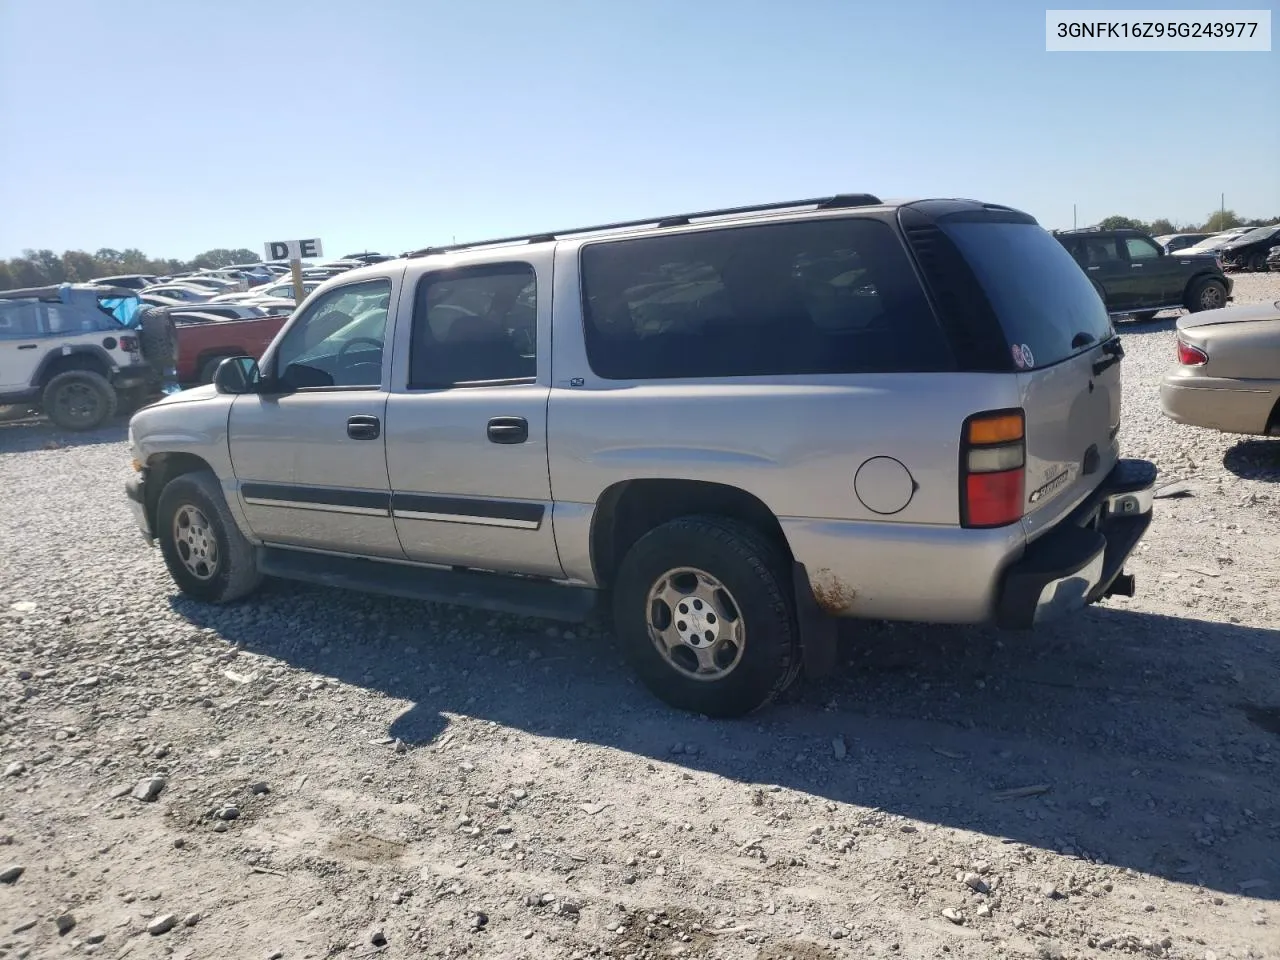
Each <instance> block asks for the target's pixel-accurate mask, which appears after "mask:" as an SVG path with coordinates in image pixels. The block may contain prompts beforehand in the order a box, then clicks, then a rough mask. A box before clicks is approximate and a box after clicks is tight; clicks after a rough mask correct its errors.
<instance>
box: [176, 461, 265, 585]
mask: <svg viewBox="0 0 1280 960" xmlns="http://www.w3.org/2000/svg"><path fill="white" fill-rule="evenodd" d="M155 530H156V536H157V539H158V540H159V541H160V552H161V553H162V554H163V555H164V562H165V566H167V567H168V568H169V575H170V576H172V577H173V580H174V583H176V584H177V585H178V589H179V590H181V591H182V592H183V593H185V594H186V595H187V596H189V597H192V598H193V599H196V600H201V601H204V602H205V603H230V602H231V601H233V600H239V599H240V598H241V597H245V596H248V595H249V594H250V593H252V592H253V591H254V590H256V589H257V588H258V585H259V584H261V583H262V574H261V573H259V572H258V564H257V558H256V556H255V554H254V549H253V545H252V544H251V543H249V541H248V540H246V539H245V538H244V534H242V533H241V532H240V528H239V527H237V526H236V521H235V518H234V517H232V516H231V511H230V509H229V508H228V507H227V501H226V499H225V498H224V497H223V496H222V486H221V484H219V483H218V478H217V477H216V476H214V475H213V473H212V472H211V471H208V470H200V471H197V472H195V473H184V474H182V475H181V476H178V477H175V478H174V479H172V480H170V481H169V482H168V484H166V485H165V488H164V489H163V490H161V491H160V502H159V504H158V505H157V507H156V526H155Z"/></svg>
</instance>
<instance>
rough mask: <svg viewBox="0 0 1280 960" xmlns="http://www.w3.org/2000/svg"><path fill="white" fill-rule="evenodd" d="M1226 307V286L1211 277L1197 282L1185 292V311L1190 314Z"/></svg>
mask: <svg viewBox="0 0 1280 960" xmlns="http://www.w3.org/2000/svg"><path fill="white" fill-rule="evenodd" d="M1226 305H1227V285H1226V284H1225V283H1223V282H1222V281H1221V280H1217V279H1215V278H1213V277H1205V278H1204V279H1202V280H1197V281H1196V282H1195V283H1193V284H1192V285H1191V288H1190V290H1189V291H1188V292H1187V309H1188V310H1190V311H1191V312H1192V313H1199V312H1200V311H1201V310H1219V309H1221V308H1222V307H1225V306H1226Z"/></svg>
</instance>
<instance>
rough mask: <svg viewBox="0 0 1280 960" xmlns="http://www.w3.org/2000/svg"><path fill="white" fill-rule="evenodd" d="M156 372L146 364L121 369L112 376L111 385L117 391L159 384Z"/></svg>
mask: <svg viewBox="0 0 1280 960" xmlns="http://www.w3.org/2000/svg"><path fill="white" fill-rule="evenodd" d="M158 379H159V378H158V377H156V374H155V371H154V370H152V369H151V367H150V366H148V365H147V364H145V363H135V364H130V365H129V366H127V367H120V368H119V369H118V370H116V372H115V373H113V374H112V375H111V385H112V386H113V387H115V388H116V389H117V390H132V389H134V388H135V387H145V386H148V385H150V384H154V383H156V382H158Z"/></svg>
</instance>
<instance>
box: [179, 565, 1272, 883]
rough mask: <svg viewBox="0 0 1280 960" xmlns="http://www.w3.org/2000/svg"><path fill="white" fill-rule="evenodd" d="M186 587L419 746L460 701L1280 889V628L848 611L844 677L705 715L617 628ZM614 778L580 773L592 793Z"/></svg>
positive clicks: (748, 774) (1215, 879)
mask: <svg viewBox="0 0 1280 960" xmlns="http://www.w3.org/2000/svg"><path fill="white" fill-rule="evenodd" d="M173 602H174V605H175V608H176V609H177V610H178V611H179V612H180V613H181V614H182V615H183V616H185V617H187V618H188V619H190V620H191V621H193V622H194V623H196V624H199V625H201V626H207V627H212V628H214V629H216V630H217V631H219V632H220V633H221V635H222V636H223V637H224V638H225V639H226V640H228V641H229V642H231V643H234V644H237V645H239V646H241V647H243V648H244V649H246V650H248V651H251V652H255V653H258V654H263V655H266V656H270V657H273V658H278V659H280V660H282V661H284V662H286V663H288V664H291V665H293V666H295V667H298V668H301V669H303V670H307V671H313V672H316V673H320V674H325V675H329V676H333V677H336V678H337V679H340V680H342V681H343V682H345V683H349V684H354V685H358V686H363V687H365V688H367V689H369V690H373V691H377V692H380V693H382V694H385V695H386V696H388V697H391V698H395V699H397V700H403V701H408V702H409V703H410V704H411V706H409V707H408V708H407V709H405V710H403V712H400V713H399V715H398V716H394V717H392V716H389V717H388V721H389V725H388V730H387V733H388V734H389V735H390V736H392V737H397V738H399V739H401V740H403V741H405V742H406V743H407V744H409V745H411V746H414V745H422V744H427V743H429V742H431V741H432V740H433V739H435V738H436V737H438V736H439V735H440V734H441V733H442V732H443V731H444V730H445V729H446V728H447V727H448V726H449V723H450V715H451V714H452V715H458V714H461V715H465V716H469V717H476V718H481V719H484V720H491V721H494V722H497V723H499V724H502V725H504V726H507V727H512V728H515V729H518V730H523V731H527V732H528V733H531V734H536V735H538V736H543V737H554V738H558V739H561V740H576V741H579V742H585V743H594V744H599V745H602V746H605V747H609V748H612V749H615V750H619V751H624V752H626V753H628V754H631V755H635V756H640V757H645V758H649V759H650V760H652V761H653V762H654V764H655V769H656V772H655V773H653V774H651V775H652V776H658V777H661V776H662V775H663V771H664V770H669V769H671V767H667V766H664V765H665V764H670V765H674V766H675V767H676V768H680V767H683V768H685V769H689V770H693V769H697V770H703V771H708V772H710V773H714V774H717V775H720V776H722V777H726V778H729V779H731V780H736V781H739V782H741V783H743V784H744V785H761V786H766V787H767V786H768V785H773V784H777V785H780V786H783V787H787V788H791V789H794V790H797V791H803V792H804V793H807V794H809V795H812V796H814V797H818V798H826V799H831V800H836V801H841V802H849V803H854V804H857V805H859V806H861V807H865V808H878V809H880V810H883V811H887V812H888V813H892V814H897V815H901V816H904V817H910V818H914V819H917V820H923V821H928V822H932V823H936V824H941V825H943V826H946V827H951V828H956V829H961V830H967V831H976V832H978V833H982V834H986V835H989V836H991V837H995V838H1000V839H1001V840H1003V841H1005V842H1021V843H1027V844H1032V845H1034V846H1037V847H1042V848H1048V849H1054V850H1059V851H1070V852H1073V853H1075V854H1076V855H1078V856H1080V857H1083V858H1087V859H1092V860H1097V861H1100V862H1106V863H1110V864H1114V865H1116V866H1120V867H1128V868H1132V869H1134V870H1138V871H1142V872H1145V873H1149V874H1154V875H1156V876H1158V877H1163V878H1165V879H1167V880H1170V881H1174V882H1179V883H1188V884H1200V885H1203V886H1205V887H1210V888H1213V889H1216V890H1220V891H1225V892H1229V893H1240V892H1242V891H1244V892H1247V894H1248V895H1249V896H1252V897H1258V898H1266V899H1280V792H1278V791H1277V790H1276V784H1277V782H1280V762H1277V761H1280V735H1277V733H1276V727H1275V724H1274V718H1275V717H1276V716H1278V715H1280V679H1278V678H1277V670H1276V664H1277V663H1278V662H1280V631H1274V630H1262V629H1254V628H1248V627H1242V626H1232V625H1229V624H1222V623H1213V622H1205V621H1199V620H1193V619H1179V618H1172V617H1162V616H1153V615H1148V614H1143V613H1135V612H1128V611H1125V610H1123V609H1116V608H1109V609H1104V608H1094V609H1091V610H1089V611H1087V612H1085V613H1084V614H1082V615H1080V616H1079V617H1077V618H1075V619H1073V620H1069V621H1067V622H1065V623H1062V624H1058V625H1054V626H1052V627H1048V628H1045V629H1042V630H1039V631H1037V632H1036V633H1034V634H1030V635H1024V634H1002V633H999V632H995V631H991V630H986V629H979V628H942V627H929V626H919V625H913V624H893V625H891V624H878V623H869V624H865V625H853V626H852V628H851V629H850V631H849V636H847V637H846V638H844V639H843V641H842V653H843V656H842V660H843V662H844V667H843V669H842V670H841V672H840V674H839V675H838V676H837V677H836V678H834V679H833V680H831V681H828V682H826V683H824V684H821V685H810V686H808V687H804V688H801V692H800V693H799V695H798V696H797V697H795V698H793V699H791V700H790V702H788V703H785V704H782V705H779V706H775V707H773V708H770V709H768V710H765V711H762V712H761V713H760V714H758V715H756V716H754V717H750V718H747V719H745V720H740V721H712V720H707V719H705V718H700V717H694V716H689V715H685V714H681V713H677V712H675V711H673V710H669V709H667V708H666V707H665V706H663V705H662V704H660V703H658V702H657V701H656V700H654V699H653V698H652V697H651V696H650V695H649V694H648V693H647V692H646V691H645V690H644V689H643V688H642V687H640V686H639V685H638V684H637V683H636V682H635V681H634V680H633V679H632V675H631V673H630V671H629V670H628V668H627V667H626V666H625V664H624V663H623V662H622V661H621V659H620V657H619V656H618V653H617V651H616V649H615V648H614V646H613V643H612V640H611V639H610V637H609V635H607V634H604V635H601V634H596V633H594V632H591V631H586V632H574V633H571V634H569V636H566V635H565V631H564V630H562V629H560V628H559V627H554V628H550V629H549V628H548V625H547V624H546V623H543V622H534V621H517V620H511V619H507V618H494V617H490V616H488V615H484V614H478V613H475V612H472V611H460V610H459V611H455V610H453V609H451V608H447V607H434V606H429V605H424V604H416V603H412V602H409V601H400V600H395V599H388V598H381V597H369V596H362V595H356V594H345V593H341V592H324V591H321V590H318V589H312V588H307V587H301V586H293V585H290V584H280V583H274V584H271V585H269V586H268V587H267V589H266V590H265V591H264V593H263V594H262V595H261V596H260V597H259V598H258V600H256V601H255V602H252V603H250V604H246V605H242V606H239V607H231V608H212V607H204V606H200V605H197V604H194V603H191V602H190V601H186V600H183V599H175V600H174V601H173ZM393 709H395V708H394V707H393ZM606 769H607V767H606ZM642 776H643V775H642ZM593 788H594V789H597V790H599V791H600V794H599V796H598V797H597V795H595V794H593V793H592V790H593ZM672 788H673V787H672V785H671V784H670V782H669V781H667V780H661V781H655V783H654V784H653V785H652V786H651V787H645V786H644V785H643V784H637V789H663V790H666V789H672ZM610 789H617V781H616V777H615V779H614V780H612V781H610V782H608V783H606V782H598V783H593V779H592V777H591V775H587V776H586V778H585V779H584V781H583V783H582V797H581V799H582V800H584V801H586V800H594V799H606V798H607V791H608V790H610ZM745 789H746V788H745V787H744V790H745ZM1251 881H1253V882H1251ZM1259 881H1265V882H1259ZM1241 884H1245V886H1244V887H1241V886H1240V885H1241Z"/></svg>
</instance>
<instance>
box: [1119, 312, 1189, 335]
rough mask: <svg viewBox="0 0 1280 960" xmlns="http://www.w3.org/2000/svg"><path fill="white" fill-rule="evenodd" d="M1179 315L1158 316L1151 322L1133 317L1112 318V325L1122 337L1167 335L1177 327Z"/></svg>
mask: <svg viewBox="0 0 1280 960" xmlns="http://www.w3.org/2000/svg"><path fill="white" fill-rule="evenodd" d="M1180 316H1182V314H1181V313H1175V314H1174V315H1173V316H1168V315H1165V316H1160V317H1155V318H1153V319H1151V320H1135V319H1134V318H1133V317H1114V318H1113V321H1112V322H1113V324H1114V326H1115V328H1116V333H1118V334H1120V336H1122V337H1127V336H1143V335H1146V334H1150V333H1167V332H1169V331H1170V330H1173V329H1174V328H1175V327H1176V326H1177V325H1178V318H1179V317H1180Z"/></svg>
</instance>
